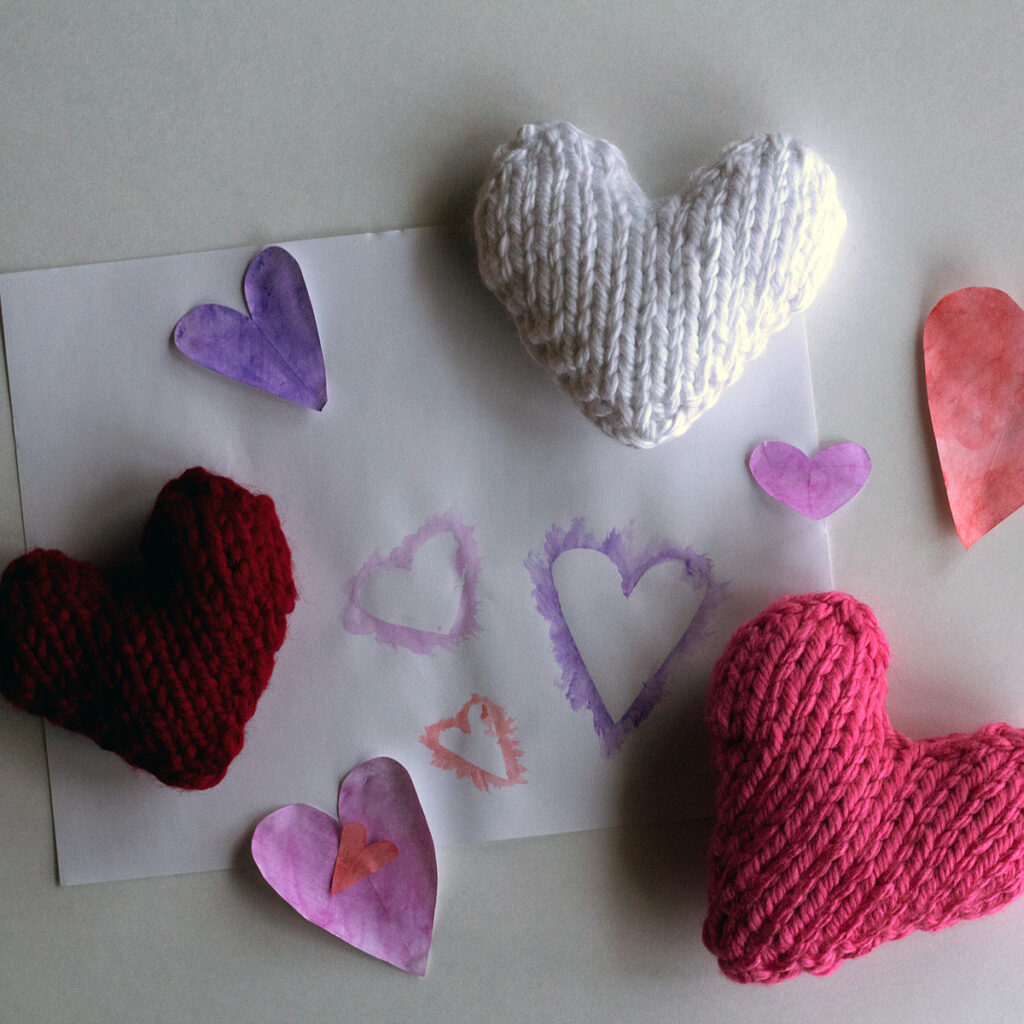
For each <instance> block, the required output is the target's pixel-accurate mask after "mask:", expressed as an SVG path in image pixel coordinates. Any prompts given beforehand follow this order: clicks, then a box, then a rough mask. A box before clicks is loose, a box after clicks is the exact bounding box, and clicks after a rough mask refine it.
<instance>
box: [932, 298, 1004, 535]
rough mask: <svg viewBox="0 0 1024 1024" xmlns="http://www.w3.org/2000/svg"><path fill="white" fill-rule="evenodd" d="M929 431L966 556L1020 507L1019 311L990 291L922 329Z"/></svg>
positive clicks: (942, 305) (945, 304)
mask: <svg viewBox="0 0 1024 1024" xmlns="http://www.w3.org/2000/svg"><path fill="white" fill-rule="evenodd" d="M924 372H925V381H926V383H927V387H928V408H929V410H930V411H931V418H932V430H933V431H934V432H935V443H936V446H937V448H938V451H939V462H940V463H941V464H942V477H943V479H944V480H945V482H946V493H947V494H948V495H949V507H950V509H951V510H952V512H953V522H954V523H955V525H956V532H957V534H958V535H959V536H960V540H961V541H962V542H963V545H964V547H965V548H969V547H970V546H971V545H972V544H973V543H974V542H975V541H976V540H977V539H978V538H979V537H982V536H983V535H984V534H986V533H988V531H989V530H991V529H992V527H993V526H996V525H998V524H999V523H1001V522H1002V521H1003V520H1004V519H1005V518H1006V517H1007V516H1008V515H1011V514H1012V513H1013V512H1015V511H1016V510H1017V509H1018V508H1020V507H1021V505H1022V504H1024V310H1022V309H1021V308H1020V306H1018V305H1017V303H1016V302H1014V301H1013V299H1011V298H1010V296H1009V295H1007V294H1006V293H1005V292H1001V291H999V290H998V289H996V288H962V289H961V290H960V291H956V292H951V293H950V294H949V295H947V296H946V297H945V298H944V299H942V300H941V301H940V302H939V303H938V304H937V305H936V306H935V308H934V309H933V310H932V311H931V313H929V314H928V319H927V321H926V322H925V325H924Z"/></svg>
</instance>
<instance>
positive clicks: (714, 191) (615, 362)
mask: <svg viewBox="0 0 1024 1024" xmlns="http://www.w3.org/2000/svg"><path fill="white" fill-rule="evenodd" d="M474 219H475V233H476V244H477V256H478V262H479V267H480V273H481V275H482V277H483V279H484V282H485V283H486V284H487V286H488V288H490V289H491V291H493V292H494V293H495V295H497V296H498V298H499V299H501V301H502V302H503V303H504V304H505V306H506V307H507V308H508V310H509V312H510V313H511V314H512V317H513V319H514V320H515V323H516V326H517V328H518V330H519V335H520V337H521V338H522V340H523V343H524V344H525V346H526V348H527V350H528V351H529V352H530V353H531V354H532V355H533V356H534V358H535V359H537V361H538V362H540V363H541V364H543V365H545V366H547V367H548V368H549V369H551V370H552V371H554V373H555V375H556V376H557V378H558V381H559V383H560V384H561V385H562V387H563V388H564V389H565V391H566V392H568V394H569V395H570V396H571V398H572V400H573V401H574V402H575V403H576V405H577V406H578V407H579V408H580V409H581V410H582V412H583V413H584V414H585V415H586V416H587V417H589V418H590V419H591V420H592V421H593V422H594V423H596V424H597V425H598V426H599V427H600V428H601V429H602V430H603V431H605V433H607V434H609V435H610V436H612V437H614V438H616V439H617V440H619V441H622V442H623V443H625V444H628V445H632V446H634V447H637V448H650V447H653V446H654V445H656V444H659V443H660V442H662V441H664V440H667V439H668V438H671V437H675V436H678V435H679V434H682V433H683V432H684V431H685V430H687V429H688V428H689V427H690V426H691V424H692V423H693V422H694V420H696V419H697V417H698V416H700V415H701V413H703V412H704V411H705V410H706V409H708V408H710V407H711V406H712V405H713V404H714V403H715V402H716V401H717V399H718V396H719V395H720V394H721V392H722V390H723V388H725V387H726V386H728V385H729V384H732V383H734V382H735V381H736V380H737V379H738V378H739V376H740V374H741V373H742V371H743V368H744V366H745V365H746V363H747V361H748V360H750V359H753V358H755V357H756V356H758V355H760V354H761V352H762V351H763V350H764V347H765V344H766V342H767V340H768V336H769V335H770V334H772V333H774V332H775V331H778V330H780V329H781V328H782V327H784V326H785V325H786V324H787V323H788V322H789V320H790V318H791V317H792V315H793V314H794V313H796V312H799V311H800V310H803V309H805V308H806V307H807V306H808V305H810V303H811V301H812V300H813V299H814V297H815V295H816V294H817V292H818V289H819V288H820V287H821V285H822V284H823V282H824V281H825V278H826V277H827V276H828V273H829V271H830V270H831V268H832V264H833V261H834V259H835V254H836V249H837V247H838V245H839V241H840V239H841V238H842V235H843V232H844V230H845V227H846V215H845V213H844V212H843V209H842V207H841V206H840V205H839V200H838V198H837V196H836V183H835V177H834V175H833V173H832V171H831V170H830V169H829V167H828V166H827V165H826V164H824V163H823V162H822V161H821V160H820V159H819V158H818V157H817V156H816V155H815V154H814V153H813V152H811V151H810V150H809V149H806V148H805V147H803V146H801V145H800V144H799V143H798V142H795V141H794V140H793V139H790V138H787V137H786V136H783V135H776V134H771V135H759V136H756V137H754V138H752V139H749V140H747V141H745V142H738V143H735V144H733V145H732V146H730V147H729V148H728V149H726V150H725V151H724V153H723V154H722V156H721V158H720V160H719V161H718V162H717V163H715V164H713V165H711V166H709V167H705V168H701V169H700V170H698V171H696V172H695V173H694V174H693V176H692V177H691V179H690V182H689V185H688V187H687V188H686V190H685V191H684V192H683V193H682V194H680V195H674V196H669V197H667V198H663V199H649V198H648V197H647V196H646V195H645V194H644V193H643V191H642V190H641V189H640V187H639V186H638V185H637V184H636V182H635V181H634V180H633V178H632V176H631V175H630V173H629V168H628V167H627V166H626V161H625V158H624V157H623V155H622V153H621V152H620V151H619V150H618V148H617V147H615V146H614V145H612V144H611V143H610V142H606V141H604V140H603V139H595V138H592V137H591V136H589V135H586V134H585V133H584V132H581V131H580V130H579V129H578V128H575V127H574V126H573V125H571V124H535V125H526V126H524V127H523V128H522V129H521V130H520V132H519V134H518V135H517V137H516V138H515V140H514V141H513V142H511V143H509V144H507V145H504V146H502V147H501V148H500V149H498V151H497V152H496V153H495V155H494V159H493V161H492V164H491V167H490V170H489V172H488V174H487V177H486V180H485V181H484V184H483V186H482V187H481V190H480V194H479V197H478V199H477V204H476V211H475V218H474Z"/></svg>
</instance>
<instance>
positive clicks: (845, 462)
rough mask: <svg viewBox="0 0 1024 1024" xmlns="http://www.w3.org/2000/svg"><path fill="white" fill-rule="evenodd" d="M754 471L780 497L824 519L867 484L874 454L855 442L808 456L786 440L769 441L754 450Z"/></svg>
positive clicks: (809, 515)
mask: <svg viewBox="0 0 1024 1024" xmlns="http://www.w3.org/2000/svg"><path fill="white" fill-rule="evenodd" d="M750 472H751V473H752V474H753V477H754V479H755V480H756V481H757V482H758V484H759V485H760V487H761V489H762V490H764V491H765V492H766V493H767V494H770V495H771V496H772V497H773V498H775V499H776V500H777V501H781V502H782V503H783V504H784V505H788V506H789V507H790V508H791V509H794V510H795V511H797V512H799V513H800V514H801V515H802V516H807V518H808V519H824V518H825V517H826V516H830V515H832V513H833V512H835V511H836V509H838V508H841V507H842V506H843V505H845V504H846V503H847V502H848V501H849V500H850V499H851V498H852V497H853V496H854V495H855V494H856V493H857V492H858V491H859V490H860V489H861V488H862V487H863V486H864V484H865V483H866V482H867V479H868V476H869V475H870V474H871V457H870V456H869V455H868V453H867V451H866V450H865V449H864V448H862V447H861V446H860V445H859V444H854V443H853V442H846V443H844V444H834V445H832V446H831V447H830V448H823V449H822V450H821V451H820V452H818V453H817V455H815V456H814V457H813V458H808V457H807V456H806V455H805V454H804V453H803V452H802V451H801V450H800V449H799V448H795V447H794V446H793V445H791V444H786V443H785V442H784V441H765V442H764V443H763V444H759V445H758V446H757V447H756V448H755V449H754V450H753V452H751V455H750Z"/></svg>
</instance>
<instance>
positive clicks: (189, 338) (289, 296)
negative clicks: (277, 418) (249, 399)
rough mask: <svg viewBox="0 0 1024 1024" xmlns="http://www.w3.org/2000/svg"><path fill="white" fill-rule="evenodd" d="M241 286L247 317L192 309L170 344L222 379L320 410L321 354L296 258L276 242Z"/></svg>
mask: <svg viewBox="0 0 1024 1024" xmlns="http://www.w3.org/2000/svg"><path fill="white" fill-rule="evenodd" d="M244 288H245V301H246V303H247V304H248V306H249V312H250V313H251V316H245V315H244V314H243V313H239V312H238V311H237V310H235V309H231V308H230V307H229V306H217V305H206V306H196V307H195V308H194V309H190V310H189V311H188V312H187V313H186V314H185V315H184V316H183V317H182V318H181V319H180V320H179V321H178V323H177V325H176V326H175V328H174V344H175V345H177V347H178V349H179V350H180V351H181V352H182V353H183V354H184V355H186V356H188V358H189V359H192V360H194V361H195V362H197V363H201V364H202V365H203V366H207V367H209V368H210V369H211V370H216V371H217V372H218V373H223V374H224V375H225V376H226V377H231V378H233V379H234V380H239V381H242V382H243V383H244V384H251V385H252V386H253V387H257V388H260V389H262V390H263V391H269V392H270V393H271V394H275V395H280V396H281V397H282V398H287V399H288V400H289V401H290V402H297V403H298V404H299V405H305V406H307V407H308V408H310V409H316V410H318V411H319V410H320V409H323V407H324V406H325V405H326V404H327V372H326V369H325V367H324V354H323V349H322V348H321V347H320V334H319V332H318V331H317V327H316V317H315V316H314V315H313V305H312V303H311V302H310V301H309V293H308V292H307V291H306V282H305V279H304V278H303V276H302V271H301V270H300V269H299V265H298V263H297V262H296V261H295V258H294V257H293V256H292V255H291V254H290V253H289V252H288V251H287V250H285V249H282V248H281V247H280V246H277V245H272V246H270V247H269V248H266V249H264V250H263V251H262V252H261V253H259V255H257V256H256V258H255V259H254V260H253V261H252V262H251V263H250V264H249V269H248V270H247V271H246V272H245V282H244Z"/></svg>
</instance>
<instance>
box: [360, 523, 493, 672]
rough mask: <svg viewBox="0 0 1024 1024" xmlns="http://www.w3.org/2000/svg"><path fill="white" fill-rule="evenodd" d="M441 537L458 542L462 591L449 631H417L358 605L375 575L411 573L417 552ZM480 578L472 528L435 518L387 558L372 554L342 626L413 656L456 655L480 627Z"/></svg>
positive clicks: (457, 573)
mask: <svg viewBox="0 0 1024 1024" xmlns="http://www.w3.org/2000/svg"><path fill="white" fill-rule="evenodd" d="M442 533H450V534H451V535H452V537H454V538H455V543H456V552H455V564H454V566H453V569H454V572H455V576H456V578H457V579H458V580H459V581H461V584H462V591H461V593H460V595H459V606H458V609H457V611H456V613H455V619H454V621H453V622H452V625H451V628H450V629H449V630H448V631H447V632H443V631H437V630H428V629H417V628H415V627H414V626H403V625H400V624H399V623H397V622H389V621H388V620H387V619H381V618H378V617H377V616H376V615H372V614H370V612H368V611H367V610H366V609H365V608H364V607H363V606H362V604H360V601H359V592H360V591H361V590H362V588H363V587H364V586H365V585H366V583H367V582H368V581H369V580H370V579H371V578H372V577H373V576H375V575H376V574H377V573H379V572H381V571H383V570H385V569H401V570H405V571H409V570H411V569H412V564H413V561H414V560H415V558H416V552H417V551H419V549H420V548H421V547H423V545H424V544H425V543H426V542H427V541H428V540H432V539H433V538H434V537H437V536H439V535H440V534H442ZM479 578H480V558H479V556H478V554H477V550H476V541H475V540H474V539H473V528H472V527H471V526H466V524H465V523H463V522H462V521H461V520H460V519H459V518H458V516H457V515H456V514H455V513H454V512H452V511H449V512H445V513H442V514H441V515H436V516H431V517H430V518H429V519H428V520H427V521H426V522H425V523H424V524H423V525H422V526H421V527H420V528H419V529H418V530H417V531H416V532H415V533H413V534H410V535H409V536H408V537H406V538H405V539H404V540H403V541H402V543H401V544H399V545H398V546H397V547H395V548H392V549H391V551H390V552H389V553H388V554H387V555H381V554H380V553H379V552H376V551H375V552H374V553H373V554H372V555H371V556H370V557H369V558H368V559H367V560H366V562H365V563H364V564H363V567H362V568H361V569H360V570H359V572H357V573H356V574H355V576H353V577H352V579H351V580H350V581H349V584H348V604H347V605H346V607H345V610H344V612H343V613H342V616H341V624H342V625H343V626H344V627H345V629H346V630H347V631H348V632H349V633H356V634H371V633H372V634H373V635H374V636H376V638H377V640H378V642H379V643H383V644H389V645H390V646H391V647H396V648H397V647H405V648H406V649H408V650H410V651H412V652H413V653H414V654H430V653H431V652H432V651H433V650H435V648H440V649H441V650H444V651H452V650H454V649H455V648H456V647H458V646H459V644H462V643H464V642H465V641H466V640H468V639H469V638H470V637H471V636H473V634H474V633H476V631H477V630H478V629H479V628H480V625H479V623H478V622H477V618H476V609H477V593H476V591H477V583H478V581H479Z"/></svg>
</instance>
